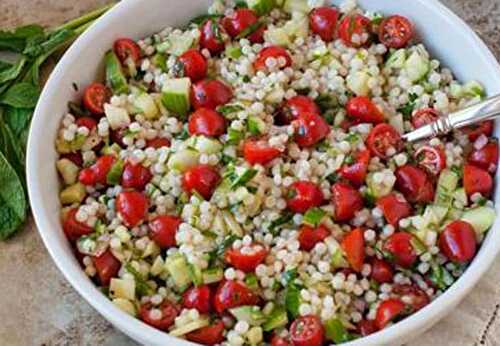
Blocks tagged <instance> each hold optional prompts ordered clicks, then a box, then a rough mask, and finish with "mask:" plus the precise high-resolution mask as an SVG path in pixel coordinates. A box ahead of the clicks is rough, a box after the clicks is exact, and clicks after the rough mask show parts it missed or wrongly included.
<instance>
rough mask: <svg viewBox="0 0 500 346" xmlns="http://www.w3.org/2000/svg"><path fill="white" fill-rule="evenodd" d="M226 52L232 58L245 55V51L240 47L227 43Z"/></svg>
mask: <svg viewBox="0 0 500 346" xmlns="http://www.w3.org/2000/svg"><path fill="white" fill-rule="evenodd" d="M225 54H226V55H227V56H228V57H230V58H231V59H239V58H240V57H241V56H242V55H243V52H242V51H241V48H240V47H237V46H231V45H227V46H226V50H225Z"/></svg>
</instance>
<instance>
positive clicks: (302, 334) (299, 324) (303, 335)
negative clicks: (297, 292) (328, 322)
mask: <svg viewBox="0 0 500 346" xmlns="http://www.w3.org/2000/svg"><path fill="white" fill-rule="evenodd" d="M290 339H291V340H292V344H293V346H321V345H322V344H323V340H324V330H323V325H322V324H321V320H320V319H319V317H318V316H314V315H308V316H301V317H298V318H297V319H295V320H294V321H293V322H292V325H291V326H290Z"/></svg>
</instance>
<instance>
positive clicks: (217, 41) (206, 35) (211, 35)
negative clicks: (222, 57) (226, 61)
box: [200, 19, 226, 55]
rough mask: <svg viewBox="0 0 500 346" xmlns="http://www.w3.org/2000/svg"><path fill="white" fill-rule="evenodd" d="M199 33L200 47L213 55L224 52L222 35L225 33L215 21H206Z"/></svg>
mask: <svg viewBox="0 0 500 346" xmlns="http://www.w3.org/2000/svg"><path fill="white" fill-rule="evenodd" d="M200 31H201V35H200V46H201V47H202V48H206V49H208V50H209V51H210V53H212V54H214V55H215V54H218V53H220V52H222V51H223V50H224V47H225V44H224V35H226V32H225V31H224V29H223V28H222V27H221V25H220V24H219V23H218V22H217V21H215V20H212V19H209V20H207V21H206V22H205V23H204V24H203V25H202V27H201V28H200Z"/></svg>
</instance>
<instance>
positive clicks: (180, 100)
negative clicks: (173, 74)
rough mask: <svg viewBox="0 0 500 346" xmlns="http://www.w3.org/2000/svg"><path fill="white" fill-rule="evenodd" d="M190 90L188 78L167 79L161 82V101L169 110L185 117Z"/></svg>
mask: <svg viewBox="0 0 500 346" xmlns="http://www.w3.org/2000/svg"><path fill="white" fill-rule="evenodd" d="M190 91H191V80H190V79H189V78H174V79H169V80H167V81H166V82H165V83H164V84H163V89H162V99H161V100H162V103H163V105H164V106H165V108H166V109H168V110H169V111H170V112H172V113H174V114H176V115H179V116H181V117H185V116H186V115H187V113H188V111H189V108H191V104H190V101H189V94H190Z"/></svg>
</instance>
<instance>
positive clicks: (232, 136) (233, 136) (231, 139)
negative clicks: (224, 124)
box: [227, 128, 245, 145]
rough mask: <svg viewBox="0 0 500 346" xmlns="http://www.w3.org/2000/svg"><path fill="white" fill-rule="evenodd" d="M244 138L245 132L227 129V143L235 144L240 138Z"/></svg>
mask: <svg viewBox="0 0 500 346" xmlns="http://www.w3.org/2000/svg"><path fill="white" fill-rule="evenodd" d="M244 138H245V134H244V133H243V132H241V131H237V130H235V129H232V128H230V129H229V130H228V131H227V144H230V145H237V144H238V143H239V142H240V141H241V140H243V139H244Z"/></svg>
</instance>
